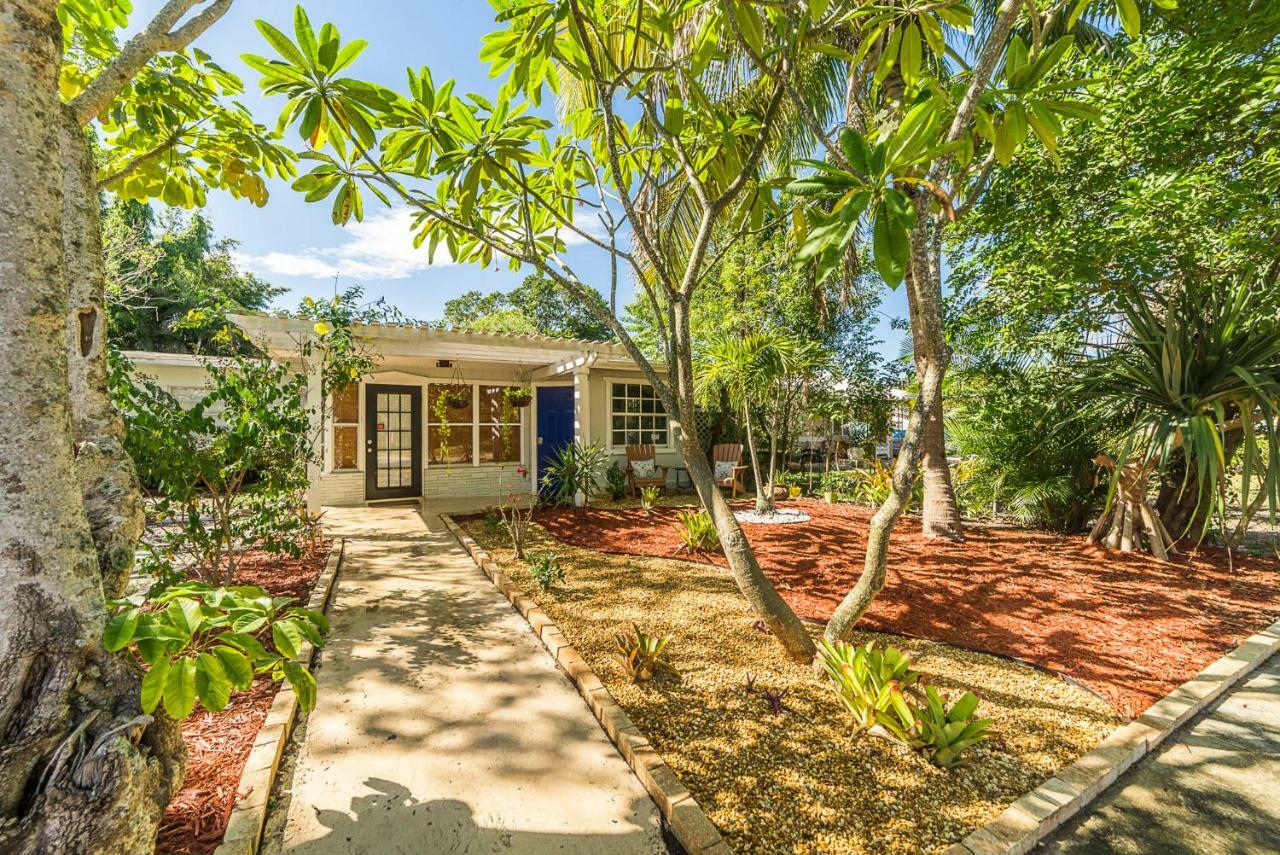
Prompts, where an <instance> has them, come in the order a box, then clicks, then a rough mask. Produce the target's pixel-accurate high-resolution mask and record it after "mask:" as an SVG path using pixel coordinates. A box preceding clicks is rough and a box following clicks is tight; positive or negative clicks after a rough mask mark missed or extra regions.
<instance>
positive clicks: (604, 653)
mask: <svg viewBox="0 0 1280 855" xmlns="http://www.w3.org/2000/svg"><path fill="white" fill-rule="evenodd" d="M594 513H595V512H594V511H593V512H591V513H590V514H589V515H588V518H590V516H591V515H593V514H594ZM460 522H461V524H462V525H463V526H464V527H465V528H466V530H467V531H468V533H470V534H471V535H472V536H473V537H475V538H476V540H477V541H478V542H480V544H481V545H482V546H483V547H484V548H485V549H486V550H488V551H489V552H490V553H491V554H492V555H493V556H494V559H495V560H496V561H497V562H498V563H499V565H500V567H501V569H502V570H503V572H505V573H507V574H508V575H510V576H511V577H512V579H513V580H514V581H515V582H516V584H518V585H519V586H520V587H521V588H522V589H523V590H524V591H526V592H527V593H528V594H529V595H530V596H531V597H533V598H534V599H535V600H536V601H537V602H538V604H539V605H540V606H541V608H542V609H543V611H545V612H546V613H547V615H548V617H550V618H551V620H553V621H554V622H555V623H556V625H558V626H559V628H560V630H561V631H562V632H563V633H564V634H565V636H566V637H567V638H568V640H569V642H570V643H571V644H573V645H574V647H575V648H576V649H577V650H578V651H579V653H580V654H581V655H582V656H583V658H585V659H586V660H587V662H588V663H589V664H590V666H591V667H592V669H593V670H594V671H595V673H596V674H597V675H599V677H600V679H601V680H602V681H603V682H604V683H605V685H606V686H607V687H608V689H609V691H610V692H611V693H612V694H613V696H614V697H615V698H616V699H617V701H618V703H619V704H620V705H621V706H622V707H623V708H624V709H625V711H626V712H627V715H628V716H629V717H630V718H631V719H632V720H633V721H634V722H635V724H636V725H637V727H639V729H640V731H641V732H642V733H643V734H644V735H645V736H646V737H647V738H648V739H649V741H650V742H651V743H652V744H653V746H654V748H655V749H656V750H657V751H658V752H659V753H660V754H661V755H662V757H663V759H664V760H665V761H666V762H667V763H668V764H669V765H670V766H671V768H672V770H673V771H674V772H675V773H676V775H677V776H679V778H680V780H681V781H682V782H683V783H684V785H685V786H686V787H688V788H689V790H690V792H691V793H692V794H693V796H694V797H695V798H696V799H697V800H698V802H699V804H701V805H702V807H703V808H704V810H705V811H706V813H707V815H708V816H709V817H710V818H711V820H712V821H713V822H714V823H715V824H716V825H717V826H718V827H719V829H720V831H721V832H722V834H724V836H725V837H726V839H727V841H728V843H729V844H730V846H731V847H732V848H733V849H734V850H735V851H737V852H742V853H781V852H787V853H813V855H816V853H831V855H834V853H859V855H861V853H884V852H921V851H924V852H936V851H941V850H942V849H945V848H946V846H948V845H950V844H951V843H953V842H955V841H957V840H960V839H961V838H963V837H964V836H965V835H966V834H967V833H968V832H970V831H972V830H973V829H975V828H977V827H979V826H981V825H983V824H984V823H986V822H988V821H989V820H991V819H993V818H994V817H996V816H997V815H999V814H1000V812H1001V811H1002V810H1003V809H1004V808H1005V807H1006V806H1007V805H1009V804H1010V803H1011V802H1013V801H1014V800H1015V799H1016V798H1018V797H1019V796H1020V795H1022V794H1023V793H1024V792H1026V791H1028V790H1030V789H1032V788H1034V787H1035V786H1037V785H1038V784H1039V783H1041V782H1042V781H1043V780H1045V779H1046V778H1048V777H1049V776H1051V775H1052V774H1053V773H1054V772H1055V771H1056V770H1057V769H1059V768H1060V767H1061V766H1063V765H1066V764H1068V763H1070V762H1072V761H1073V760H1075V759H1076V758H1077V757H1078V756H1080V755H1081V754H1083V753H1084V752H1085V751H1087V750H1089V749H1090V748H1091V747H1092V746H1093V745H1095V744H1096V743H1097V742H1098V741H1100V740H1101V739H1102V738H1103V737H1105V736H1106V735H1107V734H1108V733H1109V732H1110V731H1111V730H1112V729H1113V728H1114V727H1115V726H1116V725H1117V723H1118V718H1117V717H1116V716H1115V715H1114V713H1112V711H1111V710H1110V709H1109V708H1108V707H1107V705H1106V704H1105V703H1103V702H1102V701H1101V700H1100V699H1098V698H1097V697H1095V696H1094V695H1092V694H1090V693H1089V692H1086V691H1084V690H1083V689H1081V688H1079V687H1076V686H1072V685H1070V684H1068V683H1066V682H1064V681H1062V680H1059V679H1057V678H1056V677H1054V676H1053V675H1051V674H1047V673H1045V672H1044V671H1041V670H1038V669H1036V668H1032V667H1030V666H1027V665H1023V664H1020V663H1017V662H1012V661H1010V660H1008V659H1003V658H1000V657H995V656H990V655H986V654H982V653H975V652H972V651H968V650H962V649H958V648H955V647H950V646H947V645H944V644H937V643H931V642H927V641H923V640H918V639H906V638H899V637H893V636H885V635H876V634H872V633H859V634H858V639H859V640H865V639H868V638H872V637H875V638H880V639H882V640H884V641H886V642H888V643H892V644H897V645H899V646H900V647H902V648H904V649H906V650H908V651H910V652H911V653H912V655H913V656H914V658H915V663H916V666H917V668H918V670H919V671H921V672H922V673H923V674H924V675H925V678H926V679H927V680H929V681H930V682H932V683H934V684H935V685H937V686H938V687H939V688H940V689H942V690H943V691H944V692H946V693H947V694H949V695H951V696H953V697H954V696H956V695H958V694H959V693H960V692H961V691H963V690H966V689H972V690H973V691H975V692H976V693H977V694H979V695H980V696H981V698H982V704H981V706H980V707H979V714H980V715H983V716H990V717H992V718H994V719H995V723H994V724H993V725H992V728H991V735H992V739H991V741H990V742H987V743H983V744H981V745H979V746H978V747H977V748H975V749H973V751H972V753H971V762H970V764H969V765H967V766H964V767H962V768H957V769H952V770H950V771H942V770H940V769H937V768H935V767H933V766H932V765H930V764H929V763H928V762H927V761H926V760H924V759H923V758H922V757H921V756H920V755H919V754H917V753H914V752H911V751H909V750H907V749H905V748H903V747H902V746H899V745H897V744H895V743H890V742H887V741H884V740H882V739H879V738H877V737H874V736H869V735H854V734H853V733H852V732H851V729H850V719H849V716H848V714H847V713H846V712H845V710H844V708H843V706H841V704H840V702H839V700H838V699H837V698H836V696H835V694H834V693H833V692H832V690H831V688H830V685H829V684H828V682H827V681H826V679H825V678H821V679H820V678H818V677H817V676H816V675H815V674H814V672H813V671H812V670H811V669H810V668H809V667H807V666H805V665H799V664H796V663H794V662H791V661H790V660H788V659H787V658H786V657H785V656H784V655H783V654H782V652H781V649H780V647H779V646H778V644H777V642H776V641H775V640H774V639H773V638H772V637H771V636H769V635H767V634H766V633H764V632H762V631H761V630H760V629H758V628H757V627H756V619H755V616H754V615H753V614H751V612H750V610H749V609H748V607H747V605H746V603H745V602H744V600H743V599H742V596H741V594H740V593H739V592H738V590H737V588H736V587H735V586H734V585H733V583H732V581H731V580H730V579H729V578H728V577H727V576H726V575H725V574H724V573H723V572H721V571H720V570H718V569H717V568H715V567H712V566H709V565H706V564H696V563H689V562H686V561H678V560H671V559H667V558H658V557H631V556H621V555H616V554H607V553H603V552H596V551H593V550H588V549H583V548H578V547H575V546H572V545H566V544H563V543H558V542H557V541H555V540H553V539H552V538H551V537H549V536H548V535H547V533H546V532H545V530H543V529H542V528H541V527H540V526H537V525H535V526H533V527H532V530H531V532H530V552H531V553H532V554H536V553H538V552H541V551H545V550H548V549H554V550H555V551H556V552H557V553H558V555H559V557H560V561H561V564H562V565H563V567H564V569H565V571H566V574H567V578H566V580H565V581H564V582H563V583H560V584H558V585H557V586H556V587H554V588H553V589H552V591H551V592H549V593H542V592H540V591H539V590H538V588H537V585H536V584H535V583H534V582H533V580H532V579H531V578H530V575H529V573H528V570H527V569H526V567H525V565H524V564H523V562H519V561H515V560H514V559H513V558H512V556H511V552H510V549H509V548H508V544H507V543H506V541H505V539H504V537H503V536H502V533H501V531H500V529H499V528H498V527H497V526H493V525H487V524H486V523H485V522H484V521H483V519H481V518H472V519H469V520H461V521H460ZM791 528H794V527H791ZM632 622H635V623H636V624H638V626H639V627H640V628H641V629H642V630H644V631H646V632H649V633H653V634H658V635H664V636H670V637H671V639H672V640H671V642H670V645H669V647H668V658H669V659H670V661H671V664H672V665H673V667H674V669H675V671H676V673H675V674H674V675H672V674H667V673H665V672H664V673H660V674H659V676H658V677H657V678H655V680H654V681H653V682H651V683H648V684H643V685H633V684H632V683H630V682H628V681H627V680H626V679H625V677H624V676H623V674H622V670H621V667H620V666H619V664H618V663H617V661H616V660H615V659H614V656H613V653H614V642H613V636H614V634H615V633H618V632H622V631H626V630H627V629H629V628H630V626H631V624H632ZM816 631H817V630H816V628H815V633H816ZM749 681H750V690H748V682H749ZM768 695H774V696H779V695H780V696H781V704H782V709H781V710H780V711H779V712H778V713H776V714H775V713H774V712H773V711H772V709H771V704H770V702H769V699H768V697H767V696H768Z"/></svg>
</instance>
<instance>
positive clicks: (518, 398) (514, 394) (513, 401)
mask: <svg viewBox="0 0 1280 855" xmlns="http://www.w3.org/2000/svg"><path fill="white" fill-rule="evenodd" d="M506 396H507V403H508V404H510V405H511V406H513V407H527V406H529V405H530V404H531V403H533V390H532V389H522V388H519V387H512V388H509V389H507V391H506Z"/></svg>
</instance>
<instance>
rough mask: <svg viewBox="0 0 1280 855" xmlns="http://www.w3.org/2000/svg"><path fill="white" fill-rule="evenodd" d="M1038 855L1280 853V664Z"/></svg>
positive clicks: (1184, 733)
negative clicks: (1041, 854)
mask: <svg viewBox="0 0 1280 855" xmlns="http://www.w3.org/2000/svg"><path fill="white" fill-rule="evenodd" d="M1037 851H1038V852H1041V853H1045V855H1049V853H1052V855H1103V853H1115V855H1137V853H1143V855H1146V853H1150V855H1156V853H1159V855H1181V853H1185V855H1246V853H1259V855H1261V853H1268V855H1270V853H1277V852H1280V655H1276V656H1273V657H1272V658H1271V659H1270V661H1268V662H1267V663H1265V664H1264V665H1262V667H1260V668H1259V669H1258V670H1257V671H1255V672H1254V673H1253V675H1252V676H1251V677H1250V678H1248V679H1247V680H1246V681H1245V682H1244V683H1242V684H1241V685H1240V686H1238V687H1237V688H1236V689H1235V690H1234V691H1231V692H1228V693H1227V694H1226V695H1225V696H1223V698H1222V699H1221V700H1220V701H1218V702H1217V704H1215V705H1214V706H1212V707H1210V708H1209V709H1207V710H1205V711H1204V712H1203V713H1201V714H1200V716H1199V717H1197V718H1196V719H1193V720H1192V721H1191V722H1189V723H1188V724H1187V725H1186V726H1185V727H1184V728H1183V729H1182V730H1181V731H1180V732H1179V733H1178V734H1175V735H1174V736H1172V737H1170V739H1169V741H1168V742H1167V743H1165V745H1164V746H1163V747H1162V748H1161V749H1160V750H1158V751H1157V752H1156V753H1155V754H1153V755H1152V756H1150V757H1148V758H1146V759H1145V760H1143V761H1142V762H1141V763H1139V764H1138V765H1137V766H1136V767H1135V768H1134V769H1133V770H1131V771H1130V772H1129V773H1127V774H1126V775H1124V776H1123V777H1121V778H1120V780H1119V781H1117V782H1116V783H1115V784H1114V785H1112V787H1111V789H1109V790H1108V791H1107V792H1106V793H1105V794H1104V795H1103V796H1102V797H1101V798H1100V799H1099V800H1098V801H1096V802H1094V804H1093V805H1092V806H1091V808H1090V809H1088V810H1087V811H1086V812H1085V813H1084V814H1082V815H1081V816H1079V817H1077V818H1076V819H1075V820H1074V821H1072V822H1070V823H1068V824H1066V825H1064V826H1063V827H1062V828H1060V829H1059V830H1058V831H1057V832H1055V833H1054V834H1053V836H1051V837H1050V838H1048V839H1047V840H1046V841H1045V842H1044V843H1043V844H1041V846H1040V848H1039V849H1038V850H1037Z"/></svg>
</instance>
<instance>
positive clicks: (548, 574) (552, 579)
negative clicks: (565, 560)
mask: <svg viewBox="0 0 1280 855" xmlns="http://www.w3.org/2000/svg"><path fill="white" fill-rule="evenodd" d="M529 575H530V576H532V577H533V581H535V582H537V583H538V588H539V589H540V590H541V591H542V592H543V593H546V592H547V591H550V590H551V586H552V585H556V584H558V583H560V582H563V581H564V568H563V567H562V566H560V557H559V556H558V555H556V554H555V553H554V552H540V553H538V554H537V555H535V556H533V558H531V559H530V560H529Z"/></svg>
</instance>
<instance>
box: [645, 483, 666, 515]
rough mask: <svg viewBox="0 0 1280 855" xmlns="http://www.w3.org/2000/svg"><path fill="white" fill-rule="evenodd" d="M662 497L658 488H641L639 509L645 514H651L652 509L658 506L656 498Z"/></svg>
mask: <svg viewBox="0 0 1280 855" xmlns="http://www.w3.org/2000/svg"><path fill="white" fill-rule="evenodd" d="M661 495H662V490H661V488H659V487H641V488H640V509H641V510H643V511H644V512H645V513H646V514H651V513H653V509H654V508H655V507H657V506H658V497H659V496H661Z"/></svg>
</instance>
